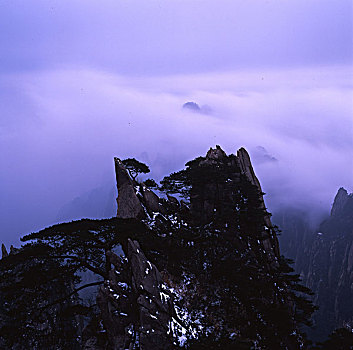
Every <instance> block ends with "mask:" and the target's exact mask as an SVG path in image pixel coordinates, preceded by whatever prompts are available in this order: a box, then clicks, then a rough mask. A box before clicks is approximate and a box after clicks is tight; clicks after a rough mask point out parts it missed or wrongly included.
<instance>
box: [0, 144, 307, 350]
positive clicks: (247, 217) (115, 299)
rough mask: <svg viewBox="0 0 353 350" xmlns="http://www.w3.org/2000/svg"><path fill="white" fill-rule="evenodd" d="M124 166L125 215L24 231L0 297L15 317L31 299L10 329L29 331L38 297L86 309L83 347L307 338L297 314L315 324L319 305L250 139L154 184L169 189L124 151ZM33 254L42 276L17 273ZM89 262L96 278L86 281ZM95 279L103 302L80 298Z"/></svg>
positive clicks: (121, 209)
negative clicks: (278, 220)
mask: <svg viewBox="0 0 353 350" xmlns="http://www.w3.org/2000/svg"><path fill="white" fill-rule="evenodd" d="M115 171H116V179H117V188H118V198H117V203H118V211H117V217H114V218H111V219H105V220H88V219H85V220H80V221H74V222H71V223H65V224H58V225H54V226H52V227H49V228H47V229H44V230H42V231H40V232H37V233H33V234H31V235H29V236H26V237H24V238H23V241H25V242H29V243H28V244H26V245H25V246H24V247H22V248H21V249H19V250H18V251H17V252H16V254H9V255H8V256H6V253H7V252H5V250H3V254H4V258H3V259H2V260H0V273H2V275H3V276H7V278H6V283H0V292H1V291H3V292H6V293H7V294H6V298H4V299H3V300H2V304H1V305H0V306H1V307H2V308H3V310H4V314H6V315H8V316H9V317H8V320H10V319H11V317H10V315H15V314H16V312H17V311H18V309H16V308H17V307H18V305H22V306H21V312H22V313H21V314H20V316H21V317H17V316H16V317H15V318H13V319H12V321H11V327H12V329H15V330H16V331H17V332H24V333H26V334H27V333H28V332H27V329H28V327H26V325H27V324H31V322H32V318H33V317H34V316H37V315H38V308H36V307H35V305H40V307H41V308H44V309H48V310H50V307H53V305H58V307H59V306H60V307H59V309H60V310H61V307H62V310H63V312H64V314H65V315H67V314H69V315H70V317H71V318H68V320H71V321H72V316H73V315H80V316H81V317H83V319H84V324H83V326H84V329H83V331H82V333H80V334H81V335H80V337H76V338H75V342H76V345H78V343H79V345H80V346H81V347H82V348H84V349H86V350H88V349H90V350H103V349H108V350H110V349H112V350H113V349H114V350H116V349H121V350H125V349H129V350H132V349H140V350H158V349H160V350H168V349H180V348H185V349H191V350H200V349H203V350H204V349H213V350H214V349H222V350H226V349H229V350H230V349H253V348H256V349H293V350H294V349H299V348H303V347H304V346H305V337H304V335H303V334H302V333H301V332H300V325H301V324H309V322H310V314H311V312H312V307H311V304H310V302H308V300H307V299H306V298H305V297H303V294H305V293H306V292H307V290H306V289H305V288H304V287H303V286H301V285H300V284H299V281H298V278H297V276H296V275H294V274H293V273H292V269H291V268H290V267H289V265H288V264H287V262H286V260H285V259H283V258H282V257H281V256H280V251H279V246H278V240H277V231H276V228H275V227H274V226H273V225H272V222H271V219H270V214H269V213H268V212H267V210H266V207H265V202H264V198H263V194H262V191H261V186H260V183H259V181H258V179H257V177H256V175H255V172H254V170H253V167H252V165H251V161H250V157H249V155H248V153H247V152H246V151H245V149H240V150H239V151H238V152H237V154H229V155H227V154H226V153H225V152H224V151H223V150H222V149H221V148H220V147H219V146H216V148H214V149H213V148H211V149H210V150H209V151H208V152H207V154H206V155H205V156H202V157H198V158H196V159H194V160H192V161H190V162H188V163H187V164H186V167H185V168H184V169H182V170H180V171H178V172H175V173H172V174H170V175H169V176H166V177H165V178H164V179H163V180H162V181H161V185H160V186H158V185H157V186H154V185H153V186H154V187H158V190H159V192H158V193H164V195H163V196H158V195H157V194H156V193H155V192H154V191H153V190H152V188H149V187H148V186H147V185H146V183H147V181H146V183H143V182H139V181H137V180H135V179H134V178H131V177H130V176H129V172H128V171H127V170H126V168H125V167H124V164H123V162H122V161H120V160H119V159H118V158H115ZM149 183H150V184H151V183H153V181H152V182H151V181H150V182H149ZM29 257H30V258H31V259H30V261H33V265H31V264H30V265H29V266H28V267H29V268H30V270H29V271H30V272H29V273H30V274H31V275H33V276H34V277H36V279H35V280H36V281H37V282H36V283H32V279H28V277H27V276H28V274H27V273H26V274H18V273H17V272H16V271H17V270H18V269H19V267H20V266H23V265H21V263H22V262H23V261H28V259H29ZM26 259H27V260H26ZM48 268H50V273H47V269H48ZM84 271H90V273H92V274H93V275H94V276H95V277H96V280H95V281H93V282H90V283H88V284H86V285H83V281H82V278H81V277H80V276H82V275H80V274H82V273H83V272H84ZM54 274H55V276H56V280H55V283H54V282H53V276H54ZM10 281H12V282H11V283H10ZM69 281H75V282H76V285H75V286H74V285H72V284H70V286H71V287H70V288H69V290H72V291H71V292H70V293H69V294H68V295H66V296H65V295H64V297H63V298H60V299H59V300H54V301H52V299H51V297H50V296H49V295H48V287H47V286H48V285H49V286H51V288H59V287H60V286H65V287H66V288H67V287H68V286H69V285H68V282H69ZM70 283H71V282H70ZM56 284H57V285H56ZM93 286H94V287H97V286H98V293H97V298H96V301H95V302H92V303H91V304H89V305H87V304H85V303H82V301H81V302H80V300H79V299H78V298H75V296H77V292H78V291H81V290H83V289H85V288H92V287H93ZM64 289H65V288H64ZM66 290H68V289H66ZM11 291H16V293H15V297H12V296H11V293H10V292H11ZM297 291H300V292H301V293H302V294H301V295H299V294H298V293H297ZM49 294H50V293H49ZM28 300H31V305H28ZM9 302H10V303H9ZM21 303H22V304H21ZM9 305H11V307H9ZM59 309H58V310H59ZM55 310H56V309H55ZM40 314H41V313H40V312H39V315H40ZM32 315H33V316H32ZM69 324H70V323H69V322H68V323H65V322H64V326H66V325H69ZM13 325H16V326H15V327H14V326H13ZM76 326H77V325H76ZM8 327H10V323H9V322H5V323H4V324H0V338H1V334H2V335H3V340H4V342H6V344H11V342H13V341H14V340H13V337H11V336H9V334H8V333H6V329H9V328H8ZM76 329H77V327H76ZM80 329H81V328H80ZM40 335H41V334H40V332H39V330H38V329H37V328H36V326H33V327H32V328H31V332H30V333H28V337H29V338H28V339H29V340H30V341H29V340H28V344H30V347H31V348H33V349H36V348H38V347H36V346H35V345H33V344H38V341H39V339H40ZM57 348H58V349H63V348H64V347H62V346H61V345H58V346H57Z"/></svg>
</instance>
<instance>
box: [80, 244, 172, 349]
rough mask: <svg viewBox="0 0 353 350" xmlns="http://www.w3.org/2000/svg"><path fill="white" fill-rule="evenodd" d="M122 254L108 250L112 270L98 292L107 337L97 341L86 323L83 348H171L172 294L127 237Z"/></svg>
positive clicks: (98, 301) (96, 337)
mask: <svg viewBox="0 0 353 350" xmlns="http://www.w3.org/2000/svg"><path fill="white" fill-rule="evenodd" d="M125 253H126V254H125V256H124V257H123V256H118V255H117V254H115V253H114V252H112V251H108V252H107V255H108V257H109V259H110V263H111V264H112V269H111V270H110V272H109V279H107V280H105V283H104V285H103V286H101V287H100V288H99V292H98V295H97V305H98V307H99V310H100V317H101V319H102V324H103V328H104V330H105V331H106V335H107V336H106V339H105V340H104V341H100V339H99V337H98V336H97V329H96V330H95V331H91V330H90V327H91V325H89V326H88V327H86V329H85V331H84V349H92V350H100V349H114V350H124V349H140V350H152V349H153V350H168V349H171V348H172V339H171V337H170V335H169V327H170V321H171V319H172V317H173V316H174V315H173V297H172V296H171V295H169V294H166V293H168V291H166V290H165V288H163V281H162V277H161V274H160V272H159V271H158V269H157V268H156V266H155V265H154V264H152V263H151V262H150V261H149V260H148V259H147V258H146V256H145V255H144V253H143V251H142V249H141V247H140V245H139V243H138V242H137V241H132V240H130V239H128V245H127V252H125ZM98 334H99V331H98Z"/></svg>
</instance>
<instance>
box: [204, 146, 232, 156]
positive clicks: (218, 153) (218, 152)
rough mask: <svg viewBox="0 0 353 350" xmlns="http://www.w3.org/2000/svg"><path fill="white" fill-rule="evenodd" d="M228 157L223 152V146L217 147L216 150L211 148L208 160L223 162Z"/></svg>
mask: <svg viewBox="0 0 353 350" xmlns="http://www.w3.org/2000/svg"><path fill="white" fill-rule="evenodd" d="M226 157H227V154H226V152H224V151H223V149H222V148H221V146H219V145H216V148H212V147H211V148H210V149H209V150H208V152H207V154H206V159H212V160H223V159H225V158H226Z"/></svg>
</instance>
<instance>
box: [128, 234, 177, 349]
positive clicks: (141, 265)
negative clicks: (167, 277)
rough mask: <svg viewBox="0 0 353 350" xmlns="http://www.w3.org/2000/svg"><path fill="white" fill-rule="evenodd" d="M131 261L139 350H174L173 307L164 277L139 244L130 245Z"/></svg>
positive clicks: (129, 257)
mask: <svg viewBox="0 0 353 350" xmlns="http://www.w3.org/2000/svg"><path fill="white" fill-rule="evenodd" d="M128 260H129V262H130V264H131V274H132V289H133V292H134V293H135V294H136V296H137V299H136V300H137V309H138V314H139V325H140V349H141V350H149V349H155V350H168V349H171V347H172V342H171V340H170V337H169V336H168V333H169V332H168V331H169V322H170V320H171V318H172V316H173V315H172V310H173V303H172V299H171V295H170V294H167V293H168V292H166V290H165V289H163V288H162V286H163V282H162V277H161V274H160V273H159V271H158V269H157V268H156V266H155V265H154V264H152V263H151V262H149V261H148V260H147V259H146V257H145V255H144V254H143V252H142V250H141V248H140V245H139V244H138V242H137V241H131V240H129V241H128Z"/></svg>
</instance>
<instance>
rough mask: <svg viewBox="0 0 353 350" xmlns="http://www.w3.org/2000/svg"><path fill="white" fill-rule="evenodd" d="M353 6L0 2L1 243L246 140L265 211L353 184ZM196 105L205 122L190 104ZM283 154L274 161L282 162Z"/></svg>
mask: <svg viewBox="0 0 353 350" xmlns="http://www.w3.org/2000/svg"><path fill="white" fill-rule="evenodd" d="M352 10H353V8H352V2H351V1H350V0H340V1H331V0H330V1H325V0H317V1H313V0H305V1H302V0H296V1H281V2H279V1H274V0H273V1H266V0H263V1H260V0H257V1H255V0H247V1H243V0H241V1H237V0H229V1H225V0H224V1H223V0H218V1H208V0H205V1H201V0H195V1H193V0H168V1H153V0H151V1H145V0H141V1H134V0H129V1H127V0H124V1H121V0H114V1H104V2H98V1H90V0H81V1H77V0H70V1H64V0H57V1H50V0H45V1H44V0H43V1H40V0H36V1H29V0H22V1H20V0H17V1H16V0H13V1H9V0H3V1H1V2H0V48H1V50H0V106H1V110H0V150H1V152H0V164H1V168H0V221H1V230H0V235H1V241H4V242H6V243H15V244H17V245H18V237H20V236H21V235H23V234H25V233H27V232H30V231H32V230H37V229H40V228H42V227H45V226H46V225H49V224H52V223H54V222H55V218H56V216H57V213H58V211H59V209H60V208H61V207H62V206H63V205H65V203H68V202H70V201H71V200H72V199H74V198H75V197H77V196H81V195H82V194H83V193H87V192H89V191H91V190H92V189H94V188H97V187H100V186H104V185H107V186H113V185H114V173H113V156H119V157H121V158H124V157H136V158H140V159H141V160H144V161H146V162H147V163H149V165H150V166H151V169H152V174H151V175H152V176H154V177H155V178H156V179H160V178H161V177H162V176H163V175H166V174H167V173H168V172H170V171H175V170H178V169H180V168H181V167H182V166H183V164H184V163H185V161H187V160H189V159H191V158H193V157H195V156H198V155H203V154H205V152H206V151H207V149H208V148H209V147H210V146H214V145H215V144H220V145H221V146H222V147H224V149H225V150H226V151H227V152H235V151H236V149H237V148H239V147H242V146H245V147H246V148H247V149H248V150H249V151H250V154H251V156H252V159H253V162H254V165H255V171H256V173H257V174H258V176H259V178H260V181H261V183H262V185H263V188H264V190H265V192H267V193H268V196H267V197H268V198H267V204H268V206H269V207H270V209H273V210H276V208H277V207H278V206H280V205H281V206H282V205H284V204H285V205H304V204H308V203H310V204H311V205H314V206H315V207H317V208H319V209H326V210H327V209H328V207H329V206H330V204H331V202H332V200H333V197H334V195H335V192H336V191H337V189H338V187H340V186H345V187H346V188H347V190H349V191H352V190H353V180H352V170H353V133H352V125H353V122H352V119H353V105H352V97H353V96H352V86H353V81H352V79H353V78H352V77H353V69H352V61H353V52H352V42H353V29H352V22H353V14H352ZM187 101H195V102H197V103H199V104H200V106H202V105H207V106H209V107H210V109H211V110H212V112H211V113H208V114H206V113H205V114H202V113H201V114H195V113H191V112H187V111H185V110H184V111H183V110H182V109H181V106H182V105H183V103H185V102H187ZM273 158H275V159H273Z"/></svg>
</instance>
